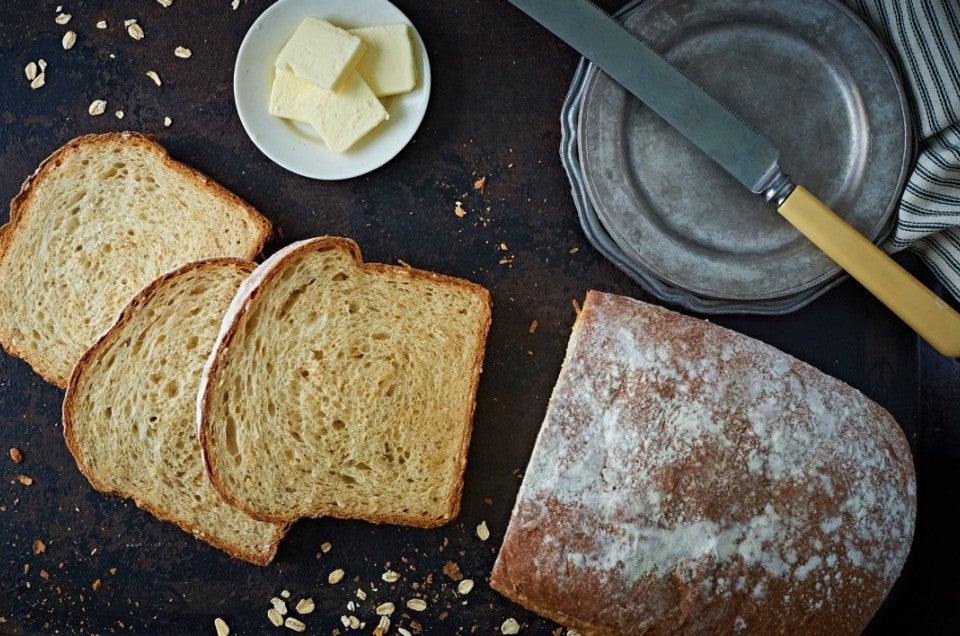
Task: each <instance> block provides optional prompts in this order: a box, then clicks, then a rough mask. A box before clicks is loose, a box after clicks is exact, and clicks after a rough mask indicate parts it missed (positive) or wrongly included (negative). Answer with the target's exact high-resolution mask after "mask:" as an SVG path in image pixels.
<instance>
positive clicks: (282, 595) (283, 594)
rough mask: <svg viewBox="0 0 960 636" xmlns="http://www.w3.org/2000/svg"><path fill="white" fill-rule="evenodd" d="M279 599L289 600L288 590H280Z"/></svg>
mask: <svg viewBox="0 0 960 636" xmlns="http://www.w3.org/2000/svg"><path fill="white" fill-rule="evenodd" d="M280 598H284V599H286V598H290V590H280Z"/></svg>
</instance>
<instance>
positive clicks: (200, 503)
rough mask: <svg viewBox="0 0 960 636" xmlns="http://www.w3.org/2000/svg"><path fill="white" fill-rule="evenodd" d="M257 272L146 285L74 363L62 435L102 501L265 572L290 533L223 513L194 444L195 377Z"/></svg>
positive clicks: (201, 274) (225, 271)
mask: <svg viewBox="0 0 960 636" xmlns="http://www.w3.org/2000/svg"><path fill="white" fill-rule="evenodd" d="M254 267H255V264H254V263H251V262H249V261H243V260H237V259H211V260H205V261H200V262H196V263H189V264H187V265H185V266H183V267H181V268H180V269H177V270H175V271H173V272H171V273H169V274H166V275H164V276H162V277H160V278H159V279H157V280H155V281H154V282H152V283H151V284H150V285H148V286H147V287H146V288H145V289H144V290H143V291H141V292H140V293H139V294H137V296H136V297H135V298H134V299H133V300H132V301H131V302H130V304H129V305H127V307H126V308H125V309H124V310H123V312H122V313H121V314H120V317H119V318H118V319H117V322H116V323H115V324H114V325H113V327H111V328H110V330H109V331H107V333H106V334H104V335H103V337H102V338H100V339H99V340H98V341H97V342H96V343H95V344H94V345H93V347H91V348H90V349H89V350H88V351H87V352H86V353H85V354H84V355H83V357H82V358H81V359H80V362H79V363H78V364H77V367H76V369H74V372H73V375H72V377H71V378H70V384H69V386H68V387H67V393H66V397H65V398H64V402H63V431H64V437H65V438H66V441H67V446H68V447H69V448H70V452H71V453H73V456H74V458H75V459H76V460H77V466H79V468H80V470H81V472H83V474H84V475H86V477H87V479H89V480H90V483H91V484H92V485H93V487H94V488H96V489H97V490H99V491H101V492H105V493H107V494H111V495H119V496H121V497H129V498H131V499H133V500H134V501H135V502H136V504H137V505H138V506H140V507H141V508H144V509H145V510H148V511H150V512H151V513H153V514H154V515H155V516H156V517H158V518H160V519H164V520H167V521H172V522H173V523H175V524H177V525H178V526H180V527H181V528H183V529H184V530H186V531H187V532H191V533H193V534H194V535H195V536H197V537H198V538H200V539H202V540H204V541H206V542H207V543H209V544H211V545H213V546H215V547H217V548H220V549H221V550H225V551H226V552H228V553H229V554H231V555H233V556H234V557H237V558H239V559H245V560H247V561H251V562H253V563H258V564H260V565H266V564H267V563H269V562H270V561H271V560H272V559H273V556H274V554H275V553H276V550H277V544H278V543H279V542H280V539H281V538H282V537H283V535H284V534H285V532H286V526H284V525H283V524H272V523H265V522H263V521H257V520H254V519H252V518H250V517H249V516H247V515H246V514H244V513H243V512H241V511H240V510H238V509H237V508H234V507H232V506H230V505H228V504H227V503H226V502H224V501H223V499H221V498H220V496H219V495H218V494H217V492H216V491H215V490H214V489H213V487H212V486H211V484H210V482H209V480H208V479H207V475H206V472H205V470H204V466H203V460H202V458H201V456H200V444H199V441H198V438H197V425H196V400H197V389H198V387H199V385H200V374H201V372H202V371H203V365H204V363H205V362H206V359H207V355H208V354H209V352H210V350H211V349H212V348H213V343H214V341H215V340H216V338H217V332H218V331H219V328H220V320H221V319H222V318H223V314H224V312H226V310H227V307H228V306H229V304H230V301H231V299H232V298H233V295H234V293H236V291H237V288H238V287H239V286H240V283H241V281H243V279H245V278H246V277H247V276H249V275H250V273H251V272H252V271H253V269H254Z"/></svg>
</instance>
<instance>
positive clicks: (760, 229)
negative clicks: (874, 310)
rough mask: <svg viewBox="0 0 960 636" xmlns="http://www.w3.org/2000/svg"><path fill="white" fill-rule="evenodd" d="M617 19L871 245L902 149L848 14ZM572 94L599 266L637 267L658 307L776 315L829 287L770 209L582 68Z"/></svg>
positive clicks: (660, 6) (880, 229) (745, 12)
mask: <svg viewBox="0 0 960 636" xmlns="http://www.w3.org/2000/svg"><path fill="white" fill-rule="evenodd" d="M620 19H621V20H622V21H623V23H624V25H625V26H626V27H627V28H628V29H630V30H631V31H633V32H635V33H637V34H638V35H640V36H641V37H642V38H643V39H645V40H646V41H647V42H648V43H650V44H651V45H652V46H653V47H654V48H655V49H657V50H658V51H660V52H662V53H663V54H664V56H665V57H666V58H667V59H668V60H670V61H671V62H672V63H673V64H675V65H676V66H677V67H679V68H680V69H681V70H682V71H683V72H684V73H686V74H687V75H688V76H690V77H691V78H692V79H694V80H695V81H697V82H698V83H700V84H701V85H702V86H703V87H704V88H706V89H707V90H708V91H709V92H711V93H712V94H714V95H715V96H716V97H718V98H719V99H720V100H721V101H722V102H724V103H725V104H727V105H728V106H729V107H731V108H732V109H734V110H735V111H736V112H738V113H739V114H741V115H742V116H743V117H744V118H745V119H746V120H747V121H749V122H751V124H753V125H754V126H755V127H756V128H758V129H759V130H760V131H761V132H762V133H764V134H765V135H767V136H768V137H769V138H770V139H771V140H772V141H773V142H774V143H775V144H776V145H777V146H778V147H779V148H780V150H781V165H782V167H783V168H784V169H785V170H786V172H787V173H788V174H791V175H792V176H793V177H794V180H795V182H797V183H800V184H803V185H804V186H805V187H807V189H809V190H811V191H812V192H814V193H815V194H817V195H818V196H819V197H820V198H821V199H822V200H823V201H824V202H825V203H826V204H827V205H828V206H830V207H831V208H832V209H833V210H834V211H836V212H837V213H838V214H839V215H840V216H842V217H843V218H844V219H845V220H846V221H847V222H848V223H850V224H851V225H852V226H853V227H855V228H856V229H857V230H858V231H860V232H861V233H862V234H864V235H865V236H867V237H868V238H870V239H871V240H874V241H877V240H880V239H882V238H883V236H884V234H885V232H886V231H887V229H888V228H889V222H890V220H891V218H892V214H893V211H894V207H895V204H896V202H897V200H898V197H899V194H900V191H901V189H902V186H903V182H904V180H905V178H906V174H907V169H908V167H909V163H910V159H911V154H912V145H911V144H912V142H911V134H910V127H909V120H908V114H907V110H906V100H905V97H904V94H903V90H902V88H901V86H900V83H899V79H898V75H897V72H896V69H895V67H894V66H893V64H892V62H891V61H890V59H889V58H888V57H887V55H886V53H885V51H884V50H883V48H882V46H881V45H880V43H879V42H878V40H877V39H876V37H875V36H874V35H873V33H872V32H871V31H870V30H869V28H868V27H867V26H866V25H865V24H864V23H863V22H862V21H861V20H860V18H859V17H858V16H856V15H855V14H853V13H852V12H851V11H850V10H849V9H847V8H846V7H844V6H842V5H840V4H838V3H837V2H834V1H833V0H803V1H798V0H682V1H678V0H646V1H645V2H642V3H641V2H636V3H632V4H631V5H629V6H628V7H626V8H625V9H624V11H623V12H622V13H621V14H620ZM571 97H574V95H573V90H571V96H568V101H570V99H571ZM576 97H579V109H578V117H579V119H578V126H577V131H576V136H577V143H578V148H577V150H578V156H579V163H580V166H579V168H580V171H581V175H580V176H581V177H582V181H583V186H584V188H585V191H586V195H587V197H588V199H589V202H590V204H592V207H593V212H594V213H595V215H596V219H597V220H598V221H599V223H600V224H601V225H602V230H603V232H605V233H606V235H607V236H608V237H609V239H610V240H611V241H612V242H613V244H614V246H615V248H616V251H618V252H619V254H616V258H615V259H613V260H614V261H615V262H616V261H617V260H620V261H622V262H621V263H618V264H619V265H621V267H622V268H624V264H626V268H625V269H627V270H630V269H634V270H637V269H640V270H646V272H648V273H649V274H650V275H652V277H654V278H655V279H656V281H658V282H660V283H662V284H663V287H664V288H665V289H666V290H667V291H669V292H671V293H669V294H668V295H669V296H671V297H670V298H667V300H670V301H672V302H677V301H678V296H679V297H680V298H679V300H680V301H681V302H680V304H683V305H685V306H688V307H689V308H691V309H695V310H707V311H710V310H721V311H722V310H723V309H724V308H725V307H728V308H733V309H734V310H737V309H739V310H745V309H746V310H749V309H748V306H746V305H744V303H748V304H749V303H754V302H756V301H760V302H761V303H765V304H766V305H768V306H769V307H775V308H776V311H788V310H792V309H795V308H797V307H799V306H801V304H805V302H808V301H809V300H810V299H812V298H813V297H815V295H816V294H817V293H818V292H819V291H820V290H822V289H825V288H826V287H827V286H829V285H830V284H831V283H833V282H835V281H836V280H837V279H838V277H839V275H840V274H841V270H840V269H839V267H837V266H836V265H835V264H834V263H833V262H832V261H831V260H830V259H828V258H827V257H826V256H824V255H823V254H822V253H821V252H820V251H819V250H818V249H817V248H816V247H815V246H813V245H812V244H811V243H810V242H809V241H807V240H806V239H805V238H804V237H803V236H802V235H800V234H799V232H797V231H796V230H795V229H794V228H793V227H792V226H790V225H789V224H788V223H787V222H786V221H784V220H783V219H782V218H781V217H780V216H779V215H778V214H777V213H776V210H775V209H774V208H773V207H772V206H771V205H770V204H767V203H766V202H765V201H764V200H763V199H762V198H761V197H758V196H756V195H753V194H751V193H750V192H748V191H747V190H746V189H744V188H743V187H742V186H741V185H740V184H739V183H737V182H736V181H735V180H734V179H733V178H732V177H730V176H729V175H728V174H727V173H725V172H724V171H723V170H722V169H721V168H719V167H718V166H717V165H716V164H714V163H713V162H712V161H711V160H710V159H709V158H708V157H707V156H706V155H704V154H703V153H702V152H701V151H700V150H699V149H697V148H696V147H695V146H693V145H692V144H691V143H690V142H688V141H687V140H686V139H684V138H683V137H682V136H681V135H680V134H679V133H678V132H676V131H675V130H674V129H673V128H671V127H670V126H669V125H667V124H666V123H665V122H663V120H661V119H660V118H659V117H658V116H657V115H656V114H655V113H653V112H652V111H650V110H649V109H647V108H646V107H645V106H644V105H643V104H642V103H641V102H640V101H639V100H637V99H636V98H635V97H633V96H632V95H630V94H629V93H627V92H626V91H625V90H624V89H623V88H622V87H621V86H620V85H619V84H617V83H615V82H614V81H612V80H611V79H610V78H609V77H607V76H606V75H605V74H604V73H602V72H601V71H599V70H598V69H597V68H596V67H594V66H592V65H587V67H586V70H585V71H584V74H583V77H582V96H576ZM569 169H570V167H569V166H568V171H569ZM581 217H583V215H581ZM585 229H588V228H586V227H585ZM594 229H599V228H594ZM588 234H590V230H589V229H588ZM593 234H594V238H596V237H597V232H593ZM604 238H606V237H601V240H603V239H604ZM594 242H595V243H596V241H594ZM607 247H608V248H609V247H610V246H609V245H608V246H607ZM602 251H609V249H607V250H602ZM608 256H610V254H608ZM642 278H643V277H642ZM657 286H658V285H656V284H655V285H654V286H653V287H657ZM648 288H649V287H648ZM651 291H653V292H654V293H657V292H658V289H651ZM658 295H661V297H662V294H658ZM684 297H686V298H684ZM701 299H702V300H703V301H705V302H700V300H701ZM794 300H795V301H796V302H792V301H794ZM717 301H720V302H717ZM724 301H731V302H730V303H725V302H724ZM769 307H763V306H759V307H758V310H759V313H776V311H774V312H770V311H769Z"/></svg>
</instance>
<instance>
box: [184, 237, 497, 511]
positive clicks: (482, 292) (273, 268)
mask: <svg viewBox="0 0 960 636" xmlns="http://www.w3.org/2000/svg"><path fill="white" fill-rule="evenodd" d="M330 249H339V250H342V251H345V252H347V253H348V254H350V256H351V257H352V258H353V260H354V262H355V263H356V265H357V267H358V268H359V269H361V270H364V271H367V272H378V273H385V274H391V273H396V272H398V271H402V272H403V275H404V276H411V277H413V278H418V279H424V280H431V281H435V282H441V283H446V284H452V285H456V286H459V287H462V288H465V289H469V290H470V291H471V292H473V293H475V294H478V295H479V296H480V297H481V298H482V299H483V302H484V306H485V322H484V325H483V333H482V337H481V338H480V339H479V342H478V346H477V349H476V350H475V351H474V352H473V359H472V362H471V365H470V373H471V388H470V394H471V396H474V397H473V399H471V402H470V408H469V410H468V412H467V414H466V417H467V422H466V426H465V427H464V428H465V431H466V433H465V435H464V438H463V439H462V440H461V444H460V447H459V448H458V451H457V465H458V466H460V474H459V475H457V482H456V483H457V487H456V489H455V490H454V491H453V492H452V494H451V499H452V501H450V502H449V505H448V509H449V510H450V514H449V515H448V516H447V517H445V518H440V519H436V520H432V519H431V520H422V519H420V520H413V519H411V518H409V517H404V516H398V515H348V514H344V513H343V512H342V511H338V510H334V509H329V510H326V509H325V510H315V511H311V514H309V515H300V514H291V515H288V516H274V515H269V514H264V513H263V512H262V511H258V510H256V509H252V508H251V506H250V505H249V503H248V502H245V501H243V500H242V499H239V498H237V497H235V496H233V494H232V493H230V492H229V490H228V488H227V487H226V486H225V485H224V484H223V482H222V481H221V479H220V477H219V475H218V471H217V459H216V457H215V455H214V454H213V453H211V452H210V439H209V433H210V431H209V428H210V424H209V417H208V414H207V403H208V398H209V395H210V392H211V379H212V378H213V377H214V376H215V375H216V374H217V373H218V371H219V369H220V367H221V363H222V357H223V352H224V351H226V350H227V349H228V348H229V347H230V345H231V343H232V341H233V338H234V336H235V335H236V332H237V329H238V327H239V322H240V319H241V318H242V317H243V316H244V315H245V314H246V313H247V311H248V310H249V308H250V305H251V303H252V301H253V300H254V299H255V298H256V296H257V295H258V294H259V293H260V291H261V290H263V289H265V287H266V285H267V284H268V283H269V282H270V280H271V279H272V278H273V277H274V276H277V275H279V274H280V272H281V271H282V266H283V264H284V262H285V261H287V260H289V259H292V258H294V257H296V256H297V255H298V254H300V253H302V252H307V251H314V250H316V251H325V250H330ZM492 307H493V304H492V301H491V299H490V292H489V291H488V290H487V289H486V288H485V287H483V286H481V285H478V284H476V283H474V282H472V281H469V280H466V279H463V278H456V277H453V276H448V275H444V274H438V273H435V272H431V271H427V270H421V269H415V268H412V267H408V266H399V265H389V264H384V263H365V262H364V261H363V258H362V255H361V253H360V248H359V246H358V245H357V244H356V242H354V241H353V240H351V239H349V238H344V237H338V236H320V237H316V238H310V239H304V240H302V241H297V242H295V243H292V244H290V245H288V246H286V247H285V248H283V249H281V250H279V251H277V252H276V253H274V254H273V255H272V256H270V258H268V259H267V260H265V261H264V262H263V263H261V264H260V265H259V266H258V267H257V269H256V270H255V271H254V272H253V274H251V275H250V276H249V277H248V278H247V279H246V280H244V281H243V282H242V283H241V284H240V288H239V290H238V291H237V295H236V296H234V299H233V302H232V303H231V304H230V307H229V308H228V309H227V313H226V315H225V316H224V319H223V323H222V324H221V327H220V334H219V335H218V336H217V340H216V343H215V344H214V346H213V350H212V351H211V353H210V356H209V357H208V358H207V363H206V365H205V366H204V370H203V375H202V377H201V379H200V390H199V392H198V395H197V426H198V429H199V437H200V452H201V456H202V457H203V463H204V467H205V468H206V471H207V476H208V477H209V478H210V481H211V483H212V484H213V487H214V488H215V489H216V490H217V492H218V493H220V496H221V497H223V498H224V500H226V501H227V502H228V503H230V504H231V505H233V506H234V507H236V508H239V509H240V510H243V511H244V512H246V513H247V514H248V515H250V516H251V517H253V518H254V519H259V520H261V521H270V522H274V523H293V522H294V521H296V520H297V519H300V518H302V517H303V516H308V517H323V516H331V517H337V518H342V519H362V520H364V521H369V522H371V523H399V524H402V525H406V526H411V527H421V528H431V527H437V526H441V525H444V524H445V523H448V522H449V521H451V520H453V519H454V518H456V516H457V514H459V509H460V499H461V496H462V493H463V475H464V473H465V471H466V458H467V453H468V451H469V448H470V438H471V435H472V432H473V425H472V419H473V415H474V412H475V409H476V399H475V396H476V392H477V387H478V386H479V383H480V373H481V371H482V369H483V358H484V353H485V352H486V341H487V335H488V333H489V328H490V323H491V320H492Z"/></svg>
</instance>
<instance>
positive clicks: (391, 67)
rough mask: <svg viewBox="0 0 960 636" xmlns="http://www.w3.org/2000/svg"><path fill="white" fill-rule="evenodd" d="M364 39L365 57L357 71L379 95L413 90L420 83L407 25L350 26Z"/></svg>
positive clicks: (351, 30) (353, 32)
mask: <svg viewBox="0 0 960 636" xmlns="http://www.w3.org/2000/svg"><path fill="white" fill-rule="evenodd" d="M349 32H350V33H351V34H352V35H355V36H358V37H359V38H360V39H361V40H363V44H364V52H363V56H362V57H361V58H360V60H359V61H358V62H357V67H356V70H357V72H358V73H360V75H361V76H362V77H363V79H364V80H365V81H366V82H367V84H369V85H370V88H371V89H373V92H374V93H375V94H376V95H377V96H378V97H384V96H386V95H398V94H400V93H407V92H409V91H412V90H413V89H414V88H415V87H416V85H417V67H416V61H415V59H414V55H413V42H412V41H411V40H410V29H409V28H408V27H407V25H406V24H386V25H382V26H371V27H361V28H359V29H350V31H349Z"/></svg>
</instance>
